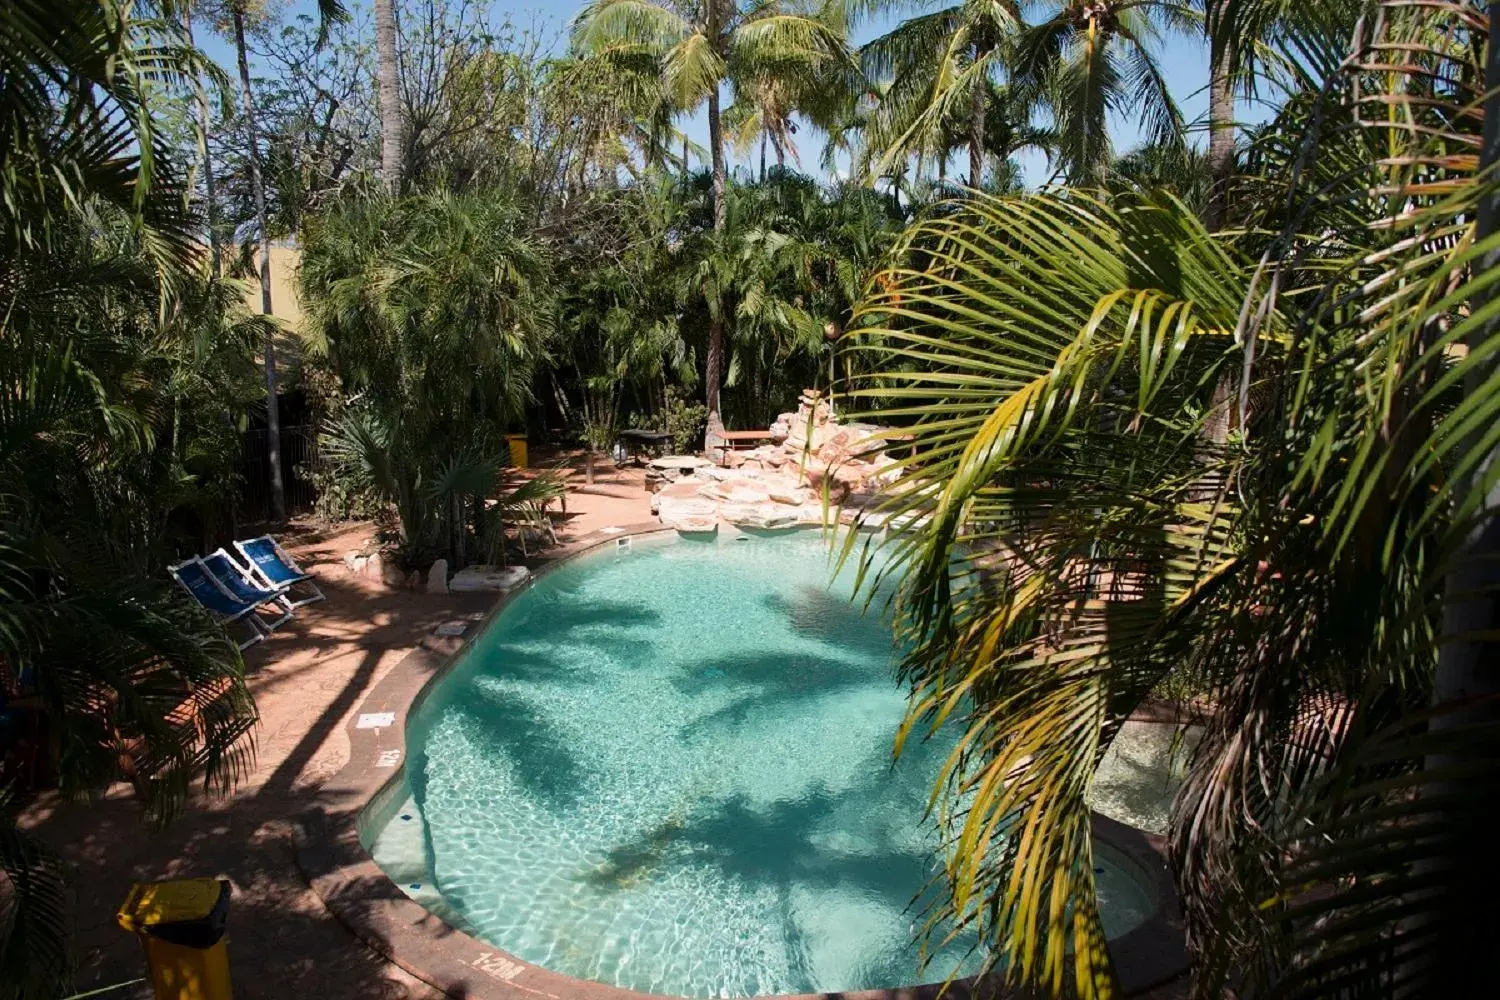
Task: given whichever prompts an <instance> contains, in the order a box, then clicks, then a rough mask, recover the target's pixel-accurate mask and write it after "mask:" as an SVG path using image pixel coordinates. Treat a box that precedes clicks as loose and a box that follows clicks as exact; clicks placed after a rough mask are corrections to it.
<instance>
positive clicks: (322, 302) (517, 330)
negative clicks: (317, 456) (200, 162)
mask: <svg viewBox="0 0 1500 1000" xmlns="http://www.w3.org/2000/svg"><path fill="white" fill-rule="evenodd" d="M519 228H520V217H519V214H518V213H517V211H516V210H515V209H514V208H512V207H511V206H510V205H508V204H507V203H506V202H504V201H503V200H501V199H499V198H495V197H481V196H451V195H416V196H412V197H410V198H406V199H402V200H399V201H391V200H388V199H383V198H381V199H369V200H363V199H361V200H350V201H346V202H342V203H340V204H339V206H338V207H337V208H336V210H335V211H333V212H331V213H329V214H328V215H326V216H324V217H322V218H320V219H319V220H318V222H317V224H316V225H315V226H310V227H309V231H308V234H307V239H306V243H305V248H304V254H303V264H302V274H301V281H302V289H303V297H304V301H306V302H307V303H308V311H307V318H308V320H309V327H308V331H307V338H308V343H309V346H310V347H312V348H313V349H314V350H317V351H319V352H324V353H326V355H327V358H328V360H329V362H330V363H331V365H332V366H333V367H334V369H335V370H336V371H337V372H338V373H339V378H340V383H341V384H340V389H339V392H340V393H341V394H342V400H341V402H340V404H339V406H338V407H336V408H335V411H334V412H333V414H332V415H331V416H330V419H329V421H328V423H327V425H326V428H325V433H324V434H323V437H322V439H321V441H320V451H321V452H322V453H323V454H324V455H325V456H326V458H327V460H328V461H329V462H330V463H331V471H332V472H333V473H334V475H336V476H339V477H343V478H344V481H345V482H346V483H347V484H348V486H349V488H350V489H352V490H354V491H356V492H357V491H362V490H373V491H375V492H376V493H378V495H379V496H381V497H382V498H383V499H384V500H385V501H387V502H389V503H392V504H394V506H395V508H396V511H397V515H398V517H399V518H400V522H401V531H402V538H403V541H404V543H405V544H406V545H407V546H408V547H410V548H412V549H413V550H415V551H420V552H427V551H446V552H447V553H448V555H449V557H450V558H451V559H452V561H453V564H454V565H455V566H462V565H463V564H464V562H465V561H466V555H467V552H468V536H469V532H470V531H471V530H472V531H474V532H476V533H477V534H479V535H480V537H482V536H483V531H484V528H485V524H484V519H483V518H482V517H481V516H478V513H476V512H482V508H483V501H484V500H485V499H486V498H488V497H490V495H491V493H492V492H493V491H494V490H495V489H496V487H497V486H498V482H499V473H500V469H501V468H502V467H503V466H504V464H505V462H506V458H507V451H506V445H505V439H504V433H505V431H506V430H508V429H509V428H510V427H511V426H513V425H514V424H516V423H517V422H518V421H519V420H521V419H522V417H523V415H524V412H525V406H526V404H527V403H528V402H529V401H530V399H531V391H532V388H531V384H532V376H533V371H534V368H535V366H536V365H537V363H538V362H539V360H540V359H541V357H542V355H543V352H544V351H545V349H546V344H547V340H548V337H549V336H550V334H551V312H550V300H549V299H548V298H547V297H546V296H545V294H544V292H543V286H544V284H545V277H546V274H547V263H546V258H545V255H544V254H543V253H542V252H541V250H540V249H539V248H538V247H537V246H536V245H535V244H534V243H533V242H532V241H531V240H530V239H528V238H526V237H524V236H522V235H521V234H520V232H519ZM471 507H472V508H473V509H472V510H471ZM490 542H491V544H495V545H498V544H499V543H498V540H496V539H491V540H490Z"/></svg>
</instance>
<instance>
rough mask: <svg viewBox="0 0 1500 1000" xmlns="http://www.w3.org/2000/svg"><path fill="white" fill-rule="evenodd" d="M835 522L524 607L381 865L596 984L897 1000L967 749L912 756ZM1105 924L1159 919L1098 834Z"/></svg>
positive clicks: (662, 548) (420, 728) (478, 669)
mask: <svg viewBox="0 0 1500 1000" xmlns="http://www.w3.org/2000/svg"><path fill="white" fill-rule="evenodd" d="M828 578H829V565H828V562H827V558H826V556H825V549H824V543H823V540H822V539H821V537H820V536H819V535H818V533H817V532H801V533H797V534H795V535H793V536H790V537H756V536H745V535H741V536H738V537H737V538H736V537H730V538H723V539H719V540H716V541H708V542H687V541H681V542H678V541H675V540H671V539H650V540H645V541H644V542H643V541H642V540H636V541H635V542H634V544H633V545H630V546H628V547H622V548H618V549H616V548H611V549H610V550H608V551H605V552H602V553H598V554H592V555H589V556H586V557H583V558H581V559H578V560H574V561H573V562H571V563H568V564H566V565H564V566H562V567H559V568H558V569H556V570H554V571H553V572H551V573H548V574H546V575H545V576H543V577H542V578H541V579H539V580H538V581H537V583H536V584H535V585H534V586H533V587H531V588H530V590H528V591H527V592H526V593H525V594H523V595H520V596H519V597H517V598H515V599H514V600H512V601H511V602H510V603H509V604H508V605H507V607H506V608H505V610H504V611H503V612H502V613H501V615H500V616H499V617H498V618H497V619H496V620H495V621H494V622H493V623H492V624H491V626H490V627H489V628H488V629H487V630H486V631H485V633H484V634H483V635H481V636H480V637H479V638H478V639H477V640H476V642H475V644H474V645H473V646H472V647H471V649H470V650H469V652H468V654H467V655H466V656H465V657H464V659H463V660H462V662H460V663H459V664H457V665H456V666H455V667H454V668H453V669H452V671H451V672H450V673H449V674H448V675H447V676H446V677H445V678H443V679H442V680H441V681H439V682H438V684H437V685H436V686H435V687H434V688H433V689H432V690H431V692H430V693H429V694H428V696H427V697H426V699H425V700H424V701H423V702H422V704H421V705H420V706H419V707H418V708H417V709H416V710H415V711H414V712H413V714H412V716H411V718H410V721H409V722H408V727H407V733H406V737H407V739H406V743H407V761H406V772H405V781H406V784H405V786H404V787H400V788H397V789H396V791H395V793H394V794H392V795H390V796H387V797H386V803H385V807H384V808H382V809H381V810H380V811H379V813H380V814H379V815H378V816H373V817H371V822H369V823H368V824H367V825H366V830H365V836H366V843H367V846H368V847H369V849H370V851H371V854H372V855H373V857H374V858H375V860H376V861H377V863H379V864H380V865H381V866H382V867H383V868H384V869H385V870H386V871H387V873H388V874H390V875H391V877H392V878H393V879H394V880H395V881H396V882H397V884H399V885H401V886H402V887H403V889H404V890H405V891H407V893H408V894H409V895H411V896H413V897H414V898H415V899H417V900H418V901H419V902H422V903H423V905H425V906H427V907H428V908H429V909H431V910H433V911H434V912H436V913H438V914H439V915H440V916H442V917H443V918H444V919H446V920H448V921H449V922H450V923H453V924H454V925H456V926H459V927H461V928H463V929H464V930H466V931H468V932H469V933H470V934H472V935H474V936H475V937H478V938H481V939H483V940H485V941H488V942H490V943H492V944H494V945H495V946H496V947H499V948H501V949H504V950H505V951H507V952H510V953H511V954H514V955H516V956H519V957H520V958H523V959H526V960H527V961H530V962H534V963H536V964H538V965H541V966H544V967H546V968H549V969H552V970H553V971H556V972H561V973H564V974H567V975H572V976H576V977H579V978H583V979H591V980H595V981H599V982H604V983H609V984H612V985H617V986H624V987H628V988H632V989H636V990H641V991H646V992H652V993H659V994H671V995H679V996H752V995H762V994H771V993H803V992H814V991H819V992H827V991H845V990H854V989H865V988H883V987H893V986H901V985H908V984H912V983H916V982H926V981H933V980H941V979H943V978H945V977H947V976H948V975H950V974H953V973H955V972H956V973H959V974H962V973H964V972H966V971H968V970H970V969H972V968H973V967H974V966H975V965H977V964H978V961H977V958H976V957H975V956H974V955H973V954H971V953H970V952H971V948H970V946H971V945H972V942H967V941H959V942H955V943H954V944H953V945H952V946H951V947H949V948H947V949H946V950H945V951H943V952H942V953H941V954H938V955H935V956H933V957H932V961H931V962H930V964H928V965H927V966H926V967H925V968H923V967H922V965H921V962H920V957H919V954H918V951H917V949H916V948H915V947H914V945H913V939H914V934H915V931H916V929H917V927H918V926H919V924H920V921H921V905H922V903H921V900H920V899H918V900H917V902H916V904H915V905H910V904H912V901H913V897H914V896H916V895H917V894H918V893H919V892H920V890H921V889H922V887H923V885H924V884H925V883H926V881H927V879H928V878H929V876H930V875H931V874H932V871H933V868H932V858H931V852H932V848H933V832H932V830H931V828H930V826H929V825H927V824H925V823H924V822H923V820H922V811H923V808H924V805H925V802H926V797H927V794H928V792H929V790H930V782H931V779H932V776H933V774H934V773H935V770H936V768H937V766H938V763H939V761H940V759H941V756H942V755H943V754H944V753H945V752H946V751H947V749H948V747H947V746H946V745H943V743H942V741H934V742H932V743H929V744H925V745H920V746H917V747H915V748H914V749H911V750H909V751H908V752H907V754H906V755H904V756H903V757H902V759H901V761H900V762H899V763H898V764H897V765H896V766H894V767H892V766H891V763H890V746H891V737H892V734H893V733H894V731H895V727H896V724H897V723H898V722H899V720H900V718H901V716H902V711H903V708H904V699H903V693H902V691H901V689H900V688H899V687H898V686H897V684H896V682H895V679H894V677H893V676H892V673H891V665H892V662H893V651H892V648H891V639H890V633H889V630H888V628H886V627H885V626H884V625H883V624H882V623H881V621H880V620H879V618H878V616H877V615H875V614H874V613H873V612H872V613H871V614H870V615H868V616H862V615H861V614H860V613H859V610H858V608H857V607H856V606H853V605H851V604H850V602H849V594H850V581H849V579H848V578H847V577H844V578H841V579H839V580H837V581H835V582H834V584H833V585H832V586H829V584H828ZM1097 863H1098V866H1099V869H1098V876H1097V877H1098V880H1099V884H1100V891H1101V895H1102V896H1103V900H1104V918H1105V924H1106V931H1107V932H1108V933H1110V934H1111V935H1112V936H1113V935H1119V934H1123V933H1125V932H1126V931H1129V930H1131V929H1132V928H1133V927H1135V926H1136V925H1138V924H1139V923H1140V922H1142V921H1143V920H1145V919H1146V918H1147V917H1148V916H1149V915H1150V914H1151V912H1152V909H1153V906H1154V903H1153V897H1152V896H1151V894H1150V893H1149V892H1148V891H1147V890H1146V889H1145V888H1144V887H1143V886H1142V885H1141V883H1140V882H1139V880H1138V879H1137V878H1136V877H1134V876H1133V875H1132V874H1131V873H1130V863H1129V861H1128V860H1126V859H1125V858H1124V857H1123V856H1116V855H1114V854H1113V852H1111V851H1109V850H1108V849H1107V848H1104V847H1101V849H1100V851H1099V854H1098V858H1097Z"/></svg>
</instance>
